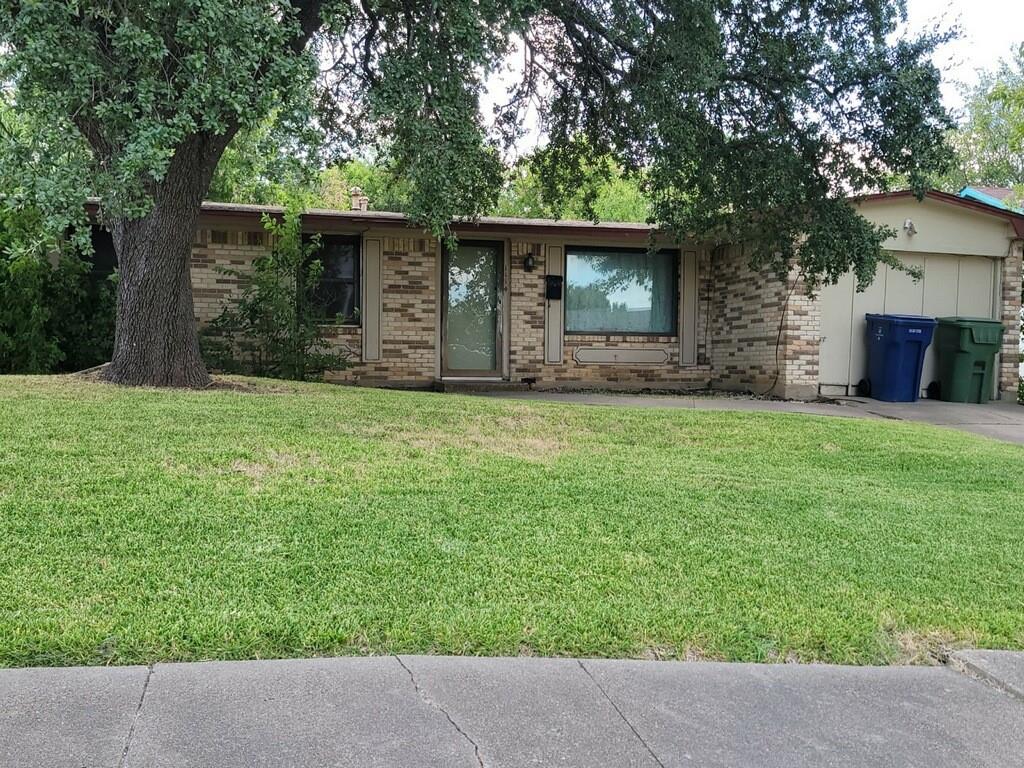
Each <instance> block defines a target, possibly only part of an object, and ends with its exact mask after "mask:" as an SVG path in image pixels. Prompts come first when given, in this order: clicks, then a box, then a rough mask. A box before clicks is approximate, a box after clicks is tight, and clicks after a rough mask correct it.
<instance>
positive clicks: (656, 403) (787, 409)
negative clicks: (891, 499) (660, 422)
mask: <svg viewBox="0 0 1024 768" xmlns="http://www.w3.org/2000/svg"><path fill="white" fill-rule="evenodd" d="M474 394H478V395H483V396H486V397H503V398H514V399H517V400H534V401H540V402H561V403H579V404H583V405H615V406H629V407H634V408H696V409H701V408H702V409H708V410H720V411H769V412H774V413H807V414H812V415H815V416H841V417H842V416H845V417H847V418H865V419H894V420H897V421H918V422H922V423H924V424H934V425H936V426H940V427H949V428H951V429H959V430H961V431H964V432H973V433H974V434H976V435H983V436H985V437H991V438H993V439H995V440H1004V441H1006V442H1011V443H1017V444H1019V445H1024V405H1018V404H1017V403H1012V402H1010V401H1008V400H1000V401H994V402H989V403H986V404H984V405H969V404H964V403H944V402H941V401H939V400H919V401H918V402H916V403H884V402H882V401H881V400H871V399H869V398H859V397H847V398H837V399H835V400H832V401H830V402H829V401H826V402H809V403H805V402H795V401H788V400H761V399H758V398H753V397H742V396H729V395H722V396H716V395H705V394H700V395H684V394H680V395H647V394H626V393H592V392H543V391H530V392H525V391H524V392H478V393H474Z"/></svg>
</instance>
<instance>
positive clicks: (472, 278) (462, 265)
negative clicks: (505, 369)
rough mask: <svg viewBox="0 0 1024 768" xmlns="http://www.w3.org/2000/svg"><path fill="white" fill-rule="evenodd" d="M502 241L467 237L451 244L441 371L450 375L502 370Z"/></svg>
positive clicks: (445, 281)
mask: <svg viewBox="0 0 1024 768" xmlns="http://www.w3.org/2000/svg"><path fill="white" fill-rule="evenodd" d="M503 273H504V249H503V248H502V244H501V243H494V242H487V243H484V242H474V241H461V242H460V243H459V246H458V248H456V249H455V250H454V251H451V250H448V249H445V254H444V274H443V275H442V278H441V279H442V284H443V286H444V306H443V314H442V318H441V336H442V339H441V371H442V373H443V374H444V375H445V376H480V377H492V376H495V377H496V376H500V375H501V288H502V275H503Z"/></svg>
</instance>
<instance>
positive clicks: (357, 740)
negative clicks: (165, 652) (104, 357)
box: [0, 652, 1024, 768]
mask: <svg viewBox="0 0 1024 768" xmlns="http://www.w3.org/2000/svg"><path fill="white" fill-rule="evenodd" d="M0 702H2V703H0V765H3V766H5V767H6V768H21V767H22V766H25V767H26V768H27V767H28V766H31V767H32V768H40V767H45V768H63V767H65V766H66V767H67V768H120V767H121V766H125V767H126V768H128V767H130V768H162V767H165V766H167V767H169V766H175V767H178V766H181V767H185V766H196V767H198V768H243V767H244V768H254V767H257V766H267V767H269V766H282V767H287V768H306V767H308V768H327V767H328V766H331V767H333V766H360V767H363V766H381V768H383V767H384V766H387V767H388V768H393V767H395V766H410V768H411V767H413V766H416V767H417V768H426V767H428V766H468V767H469V768H473V767H474V766H475V767H476V768H479V767H480V766H488V767H489V766H516V767H518V766H545V765H552V766H580V767H581V768H583V767H586V768H597V767H599V766H616V767H618V766H654V768H658V766H690V765H692V766H702V767H705V768H707V767H710V766H739V767H741V768H762V767H771V766H779V768H783V767H785V768H799V767H800V766H839V765H844V766H846V765H849V766H893V765H898V766H927V768H943V767H945V766H949V767H950V768H953V767H954V766H955V768H968V766H989V767H990V768H998V767H999V766H1020V765H1021V764H1022V755H1024V727H1022V726H1024V654H1011V653H1004V652H973V653H966V654H963V655H961V656H959V657H957V658H956V659H955V661H954V663H952V664H951V665H950V666H947V667H829V666H814V665H806V666H804V665H754V664H717V663H701V662H694V663H686V662H683V663H677V662H647V661H597V660H594V661H591V660H584V661H577V660H574V659H483V658H450V657H422V656H419V657H376V658H342V659H313V660H286V661H252V662H211V663H201V664H158V665H156V666H155V667H152V668H146V667H121V668H70V669H19V670H0Z"/></svg>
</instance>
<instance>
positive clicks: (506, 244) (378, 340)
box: [192, 192, 1024, 398]
mask: <svg viewBox="0 0 1024 768" xmlns="http://www.w3.org/2000/svg"><path fill="white" fill-rule="evenodd" d="M853 204H855V205H857V206H858V207H859V209H860V211H861V212H862V213H863V214H864V215H865V216H866V217H867V218H868V219H870V220H872V221H875V222H883V223H886V224H889V225H891V226H892V227H893V228H894V229H897V230H898V231H899V235H898V236H897V237H895V238H894V239H893V240H892V241H891V242H890V243H888V244H887V246H888V247H889V248H890V249H891V250H893V251H895V252H897V253H898V254H899V255H900V256H901V257H902V258H904V259H906V260H907V261H908V262H910V263H913V264H915V265H918V266H921V267H923V268H924V271H925V277H924V279H923V280H922V281H920V282H916V283H915V282H914V281H912V280H910V279H909V278H908V277H906V275H905V274H904V273H900V272H897V271H892V270H888V269H887V268H882V269H880V272H879V274H878V276H877V278H876V280H875V283H874V284H873V285H872V286H871V288H869V289H868V290H867V291H866V292H864V293H856V292H855V291H854V288H853V279H852V277H847V278H844V279H843V280H842V281H840V283H839V284H838V285H836V286H830V287H829V288H827V289H825V290H824V291H822V292H821V294H820V295H819V296H817V297H816V298H813V299H812V298H808V297H807V296H806V295H804V293H803V291H802V290H801V286H799V285H796V284H795V282H794V281H795V275H794V276H793V277H791V279H790V280H789V281H788V282H783V281H780V280H778V279H777V278H776V277H775V276H774V275H773V274H770V273H768V272H753V271H751V269H750V268H749V266H748V263H747V257H746V255H745V254H744V252H743V248H742V247H738V246H737V247H731V248H725V249H717V250H715V249H712V248H711V247H709V246H708V245H707V244H704V243H700V242H691V243H683V244H677V243H670V242H667V241H663V239H662V238H661V237H660V236H659V235H658V233H657V232H654V233H652V230H651V228H650V227H649V226H647V225H643V224H615V223H601V224H594V223H591V222H578V221H551V220H539V219H515V218H494V217H484V218H481V219H480V220H479V221H476V222H473V223H462V224H457V225H456V226H455V230H456V232H457V233H458V236H459V247H458V249H457V250H456V251H455V252H451V253H449V252H447V250H446V249H445V248H443V247H442V244H441V243H439V242H438V240H437V239H435V238H433V237H430V236H429V235H427V234H425V233H424V232H423V231H421V230H419V229H417V228H416V227H414V226H413V225H411V224H410V223H409V221H408V220H407V219H406V217H405V216H404V215H402V214H398V213H387V212H377V211H369V210H365V198H362V199H360V198H358V197H354V199H353V208H354V210H347V211H330V210H311V211H309V212H307V214H306V215H304V217H303V228H304V230H305V231H306V232H309V233H314V232H316V233H320V235H321V237H322V248H321V253H320V257H321V259H322V260H323V262H324V264H325V283H324V286H323V290H322V291H321V295H322V296H323V297H324V301H325V302H326V303H327V308H328V309H329V310H330V314H331V315H332V316H333V315H337V316H339V317H341V318H344V322H342V323H338V324H337V325H334V326H332V327H331V328H330V331H329V334H330V337H331V338H332V340H333V343H336V344H338V345H344V346H345V347H347V348H348V349H349V350H351V353H352V358H351V362H350V365H349V366H348V367H347V368H346V369H345V370H342V371H337V372H329V373H328V375H327V377H326V378H327V379H328V380H330V381H339V382H350V383H357V384H364V385H380V386H398V387H447V386H451V385H452V384H453V383H458V384H464V383H465V382H491V383H494V384H497V383H498V382H507V385H517V384H518V385H525V384H530V385H533V386H536V387H566V388H568V387H602V388H606V387H607V388H634V389H635V388H658V389H683V388H704V387H713V388H721V389H730V390H749V391H753V392H759V393H764V392H772V393H774V394H777V395H779V396H782V397H791V398H810V397H815V396H817V395H818V394H819V393H824V394H847V393H852V390H853V388H855V386H856V384H857V382H858V381H859V380H860V379H861V378H862V377H863V376H864V365H865V361H864V344H863V336H864V330H863V328H864V313H865V312H872V311H887V312H904V313H914V314H931V315H947V314H949V315H951V314H961V315H974V316H978V315H981V316H985V317H992V318H997V319H1001V320H1003V322H1004V323H1005V326H1006V335H1005V344H1004V351H1003V354H1002V355H1001V358H1002V359H1001V361H1000V363H999V365H1000V370H999V376H998V389H999V390H1000V392H1001V393H1003V396H1006V397H1010V396H1013V397H1015V396H1016V389H1017V358H1016V355H1017V341H1018V323H1019V319H1018V318H1019V311H1020V301H1021V258H1022V245H1024V215H1020V214H1017V213H1015V212H1012V211H1009V210H1001V209H997V208H995V207H993V206H989V205H985V204H983V203H979V202H976V201H972V200H967V199H964V198H961V197H959V196H956V195H950V194H946V193H942V192H931V193H929V194H928V195H927V196H926V197H925V199H924V200H923V201H921V202H919V201H918V200H917V199H916V198H915V197H914V196H913V195H911V194H910V193H902V192H901V193H892V194H886V195H871V196H867V197H863V198H860V199H858V200H856V201H854V202H853ZM277 210H278V209H275V208H272V207H266V206H251V205H235V204H223V203H206V204H204V205H203V209H202V215H201V219H200V227H199V231H198V232H197V233H196V241H195V245H194V247H193V256H192V284H193V290H194V296H195V311H196V320H197V322H199V323H200V324H204V323H207V322H209V321H210V320H212V319H213V318H214V317H216V316H217V315H218V314H219V313H220V311H221V309H222V307H223V305H224V303H225V302H229V301H231V300H232V298H233V297H234V296H236V295H237V293H238V290H239V281H238V280H237V279H236V278H234V277H231V276H228V275H225V274H223V273H221V272H220V271H218V269H217V268H218V267H230V268H233V269H240V270H243V271H244V269H245V266H246V265H247V264H249V263H251V261H252V260H253V258H255V257H257V256H259V255H260V254H262V253H266V252H267V251H268V249H269V248H270V243H269V242H268V234H267V233H266V232H265V231H264V228H263V226H262V225H261V223H260V218H261V216H262V214H264V213H267V212H270V213H273V212H276V211H277ZM652 234H653V237H654V238H655V242H656V243H657V245H658V246H659V248H660V250H657V252H653V253H652V252H650V251H649V248H648V243H649V239H650V238H651V237H652ZM928 365H929V367H928V369H926V378H925V380H924V385H927V383H928V381H929V379H928V378H927V375H928V374H929V372H930V370H931V366H932V365H933V363H932V362H931V360H929V364H928Z"/></svg>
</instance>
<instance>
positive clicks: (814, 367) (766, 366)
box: [710, 246, 821, 398]
mask: <svg viewBox="0 0 1024 768" xmlns="http://www.w3.org/2000/svg"><path fill="white" fill-rule="evenodd" d="M711 284H712V289H711V290H712V304H711V327H710V330H711V348H712V350H713V353H712V381H711V385H712V386H713V387H717V388H722V389H734V390H742V391H751V392H756V393H759V394H769V393H771V394H776V395H779V396H781V397H795V398H809V397H815V396H816V395H817V394H818V345H819V343H820V334H819V329H820V327H821V313H820V308H819V306H818V302H816V301H814V300H813V299H810V298H808V297H807V296H806V295H805V293H804V292H803V286H802V284H801V282H800V281H799V276H798V275H797V274H796V273H792V274H790V275H789V277H788V280H787V281H785V282H783V281H781V280H779V278H778V277H777V276H776V275H775V273H774V272H772V271H770V270H766V269H761V270H758V271H754V270H753V269H751V268H750V264H749V255H748V254H747V253H746V252H745V251H744V249H743V248H742V247H740V246H734V247H730V248H722V249H719V250H717V251H715V253H714V256H713V257H712V260H711Z"/></svg>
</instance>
